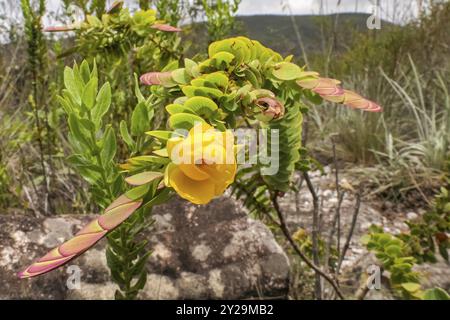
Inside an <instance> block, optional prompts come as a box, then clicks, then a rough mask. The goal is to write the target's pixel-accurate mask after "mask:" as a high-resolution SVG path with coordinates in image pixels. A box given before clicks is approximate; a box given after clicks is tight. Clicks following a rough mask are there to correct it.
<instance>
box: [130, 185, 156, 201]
mask: <svg viewBox="0 0 450 320" xmlns="http://www.w3.org/2000/svg"><path fill="white" fill-rule="evenodd" d="M149 190H150V185H149V184H144V185H142V186H139V187H136V188H133V189H131V190H130V191H128V192H127V193H126V194H125V195H126V196H127V197H128V198H129V199H131V200H139V199H142V198H143V197H144V196H145V195H146V194H147V192H148V191H149Z"/></svg>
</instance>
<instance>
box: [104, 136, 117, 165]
mask: <svg viewBox="0 0 450 320" xmlns="http://www.w3.org/2000/svg"><path fill="white" fill-rule="evenodd" d="M103 139H104V140H103V148H102V151H101V152H100V156H101V158H102V160H103V162H104V163H110V162H111V161H113V160H114V157H115V155H116V151H117V142H116V135H115V133H114V130H113V128H111V127H109V128H108V129H107V130H106V133H105V137H104V138H103Z"/></svg>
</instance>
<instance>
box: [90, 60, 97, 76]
mask: <svg viewBox="0 0 450 320" xmlns="http://www.w3.org/2000/svg"><path fill="white" fill-rule="evenodd" d="M91 78H97V79H98V70H97V61H95V59H94V66H93V67H92V71H91Z"/></svg>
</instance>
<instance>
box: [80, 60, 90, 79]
mask: <svg viewBox="0 0 450 320" xmlns="http://www.w3.org/2000/svg"><path fill="white" fill-rule="evenodd" d="M80 74H81V78H82V79H83V82H84V83H88V82H89V79H91V70H90V68H89V63H88V62H87V61H86V60H83V62H82V63H81V65H80Z"/></svg>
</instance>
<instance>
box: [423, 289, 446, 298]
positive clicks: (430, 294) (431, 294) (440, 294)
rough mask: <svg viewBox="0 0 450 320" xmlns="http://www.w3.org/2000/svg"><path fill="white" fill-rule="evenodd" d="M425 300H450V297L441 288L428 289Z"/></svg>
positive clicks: (424, 296) (424, 295)
mask: <svg viewBox="0 0 450 320" xmlns="http://www.w3.org/2000/svg"><path fill="white" fill-rule="evenodd" d="M423 299H424V300H450V296H449V295H448V293H447V292H446V291H444V290H443V289H441V288H433V289H428V290H427V291H425V293H424V294H423Z"/></svg>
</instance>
